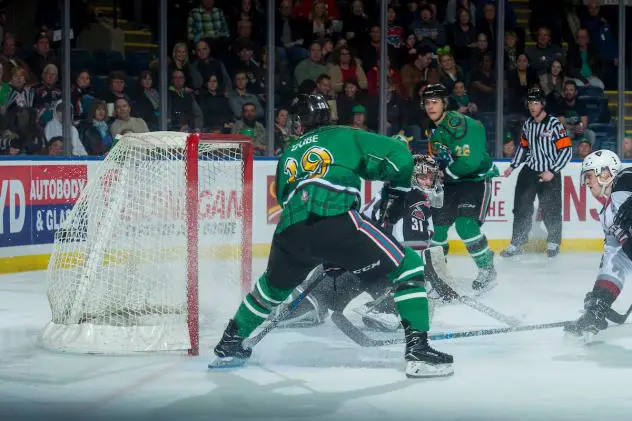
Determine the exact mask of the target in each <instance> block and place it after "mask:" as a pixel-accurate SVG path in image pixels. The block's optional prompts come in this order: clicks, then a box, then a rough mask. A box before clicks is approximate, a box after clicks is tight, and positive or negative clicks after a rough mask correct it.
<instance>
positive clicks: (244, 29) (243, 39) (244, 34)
mask: <svg viewBox="0 0 632 421" xmlns="http://www.w3.org/2000/svg"><path fill="white" fill-rule="evenodd" d="M244 1H250V0H244ZM252 33H253V30H252V21H250V20H248V19H241V20H240V21H239V22H237V32H236V34H237V38H235V42H234V43H233V46H238V45H244V44H246V45H250V46H251V48H252V51H253V54H254V56H255V57H259V56H260V54H261V48H262V47H263V44H262V41H261V40H262V39H264V38H259V39H257V38H254V37H253V36H252ZM233 53H235V54H239V53H238V52H237V51H233Z"/></svg>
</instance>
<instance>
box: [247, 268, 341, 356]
mask: <svg viewBox="0 0 632 421" xmlns="http://www.w3.org/2000/svg"><path fill="white" fill-rule="evenodd" d="M330 272H331V270H326V269H323V271H322V272H321V273H320V274H319V275H318V277H316V279H314V281H312V282H311V283H310V284H309V285H307V287H306V288H305V289H304V290H303V291H302V292H301V293H300V294H299V295H298V296H297V297H296V298H295V299H294V300H292V301H291V302H290V303H288V304H281V305H282V306H284V307H283V308H282V309H281V310H280V311H279V312H278V313H277V315H276V317H273V318H271V319H268V321H267V324H266V325H265V326H264V327H263V328H262V329H261V331H260V332H259V333H257V334H256V335H255V336H252V337H250V338H246V339H245V340H244V342H243V345H242V346H243V348H244V349H248V348H252V347H254V346H255V345H257V344H258V343H259V342H261V340H262V339H263V338H264V337H265V336H266V335H267V334H268V333H270V331H271V330H272V329H274V328H275V327H277V326H278V324H279V323H280V322H281V321H283V320H284V319H285V318H286V317H287V316H289V315H290V314H291V313H292V312H293V311H294V310H296V308H297V307H298V306H299V305H300V304H301V303H302V302H303V300H304V299H305V297H307V296H308V295H309V293H310V292H312V291H313V290H314V288H316V287H317V286H318V284H320V282H321V281H322V280H323V279H325V278H326V277H327V275H328V274H329V273H330Z"/></svg>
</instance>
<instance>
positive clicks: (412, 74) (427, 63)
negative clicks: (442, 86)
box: [401, 46, 439, 98]
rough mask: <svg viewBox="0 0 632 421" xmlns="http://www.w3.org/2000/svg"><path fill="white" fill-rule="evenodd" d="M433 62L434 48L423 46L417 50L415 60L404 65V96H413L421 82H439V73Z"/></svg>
mask: <svg viewBox="0 0 632 421" xmlns="http://www.w3.org/2000/svg"><path fill="white" fill-rule="evenodd" d="M431 64H432V50H430V48H429V47H426V46H421V47H419V49H418V51H417V56H416V57H415V60H414V61H413V62H412V63H409V64H406V65H404V67H402V72H401V74H402V94H403V97H404V98H412V97H413V95H414V92H415V86H417V84H419V82H422V81H423V82H427V83H428V84H433V83H439V73H438V72H437V69H435V68H434V67H432V66H431Z"/></svg>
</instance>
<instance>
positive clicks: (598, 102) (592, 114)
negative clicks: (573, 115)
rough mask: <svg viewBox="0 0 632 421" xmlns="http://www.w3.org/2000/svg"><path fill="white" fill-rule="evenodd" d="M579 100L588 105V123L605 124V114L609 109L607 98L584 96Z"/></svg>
mask: <svg viewBox="0 0 632 421" xmlns="http://www.w3.org/2000/svg"><path fill="white" fill-rule="evenodd" d="M579 99H580V100H582V101H583V102H584V104H585V105H586V111H587V112H588V121H590V122H591V123H604V114H605V113H606V110H607V108H608V99H607V98H605V97H594V96H585V95H583V96H580V97H579Z"/></svg>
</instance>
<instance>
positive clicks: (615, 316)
mask: <svg viewBox="0 0 632 421" xmlns="http://www.w3.org/2000/svg"><path fill="white" fill-rule="evenodd" d="M630 313H632V305H631V306H630V307H629V308H628V311H626V312H625V313H623V314H620V313H617V312H616V311H614V310H613V309H611V308H609V309H608V312H607V313H606V319H608V320H610V321H611V322H612V323H616V324H619V325H622V324H623V323H625V321H626V320H627V319H628V316H629V315H630Z"/></svg>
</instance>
